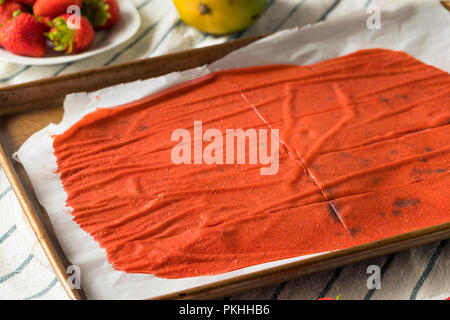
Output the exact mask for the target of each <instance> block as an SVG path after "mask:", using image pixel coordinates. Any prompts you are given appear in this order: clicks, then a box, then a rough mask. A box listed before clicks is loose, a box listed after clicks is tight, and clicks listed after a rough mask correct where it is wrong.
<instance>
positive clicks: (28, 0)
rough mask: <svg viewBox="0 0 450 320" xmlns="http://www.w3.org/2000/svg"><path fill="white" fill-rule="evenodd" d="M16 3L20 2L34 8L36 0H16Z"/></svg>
mask: <svg viewBox="0 0 450 320" xmlns="http://www.w3.org/2000/svg"><path fill="white" fill-rule="evenodd" d="M14 1H15V2H20V3H23V4H26V5H27V6H30V7H32V6H33V4H34V3H35V2H36V0H14Z"/></svg>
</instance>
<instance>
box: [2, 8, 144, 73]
mask: <svg viewBox="0 0 450 320" xmlns="http://www.w3.org/2000/svg"><path fill="white" fill-rule="evenodd" d="M117 2H118V3H119V6H120V14H121V18H120V20H119V23H118V24H117V25H115V26H114V27H113V28H112V29H110V30H108V31H97V32H96V34H95V39H94V43H93V44H92V46H91V47H90V48H89V49H88V50H87V51H85V52H82V53H79V54H73V55H64V54H59V53H55V52H54V51H52V50H51V49H48V50H47V56H46V57H44V58H32V57H24V56H18V55H15V54H12V53H11V52H8V51H6V50H4V49H3V48H0V60H2V61H6V62H12V63H19V64H28V65H52V64H61V63H67V62H72V61H77V60H81V59H85V58H87V57H92V56H94V55H96V54H99V53H102V52H104V51H106V50H109V49H112V48H114V47H117V46H118V45H120V44H122V43H124V42H125V41H127V40H128V39H130V38H131V37H132V36H133V35H134V34H135V33H136V31H137V30H138V29H139V26H140V25H141V17H140V15H139V12H138V11H137V9H136V7H135V6H134V5H133V3H131V1H129V0H117Z"/></svg>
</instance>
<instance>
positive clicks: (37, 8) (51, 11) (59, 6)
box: [33, 0, 82, 19]
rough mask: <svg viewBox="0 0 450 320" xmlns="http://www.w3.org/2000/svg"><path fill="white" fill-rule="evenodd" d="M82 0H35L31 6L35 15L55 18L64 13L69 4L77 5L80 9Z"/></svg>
mask: <svg viewBox="0 0 450 320" xmlns="http://www.w3.org/2000/svg"><path fill="white" fill-rule="evenodd" d="M81 5H82V0H37V1H36V2H35V4H34V6H33V12H34V14H35V15H37V16H44V17H50V18H52V19H53V18H55V17H57V16H59V15H62V14H66V13H67V8H68V7H70V6H78V7H79V8H80V9H81Z"/></svg>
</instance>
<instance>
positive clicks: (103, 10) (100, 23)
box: [82, 0, 120, 29]
mask: <svg viewBox="0 0 450 320" xmlns="http://www.w3.org/2000/svg"><path fill="white" fill-rule="evenodd" d="M82 12H83V15H85V16H86V18H88V19H89V21H91V23H92V25H93V26H94V28H95V29H110V28H111V27H113V26H114V25H116V24H117V22H118V21H119V19H120V8H119V4H118V3H117V1H116V0H84V1H83V7H82Z"/></svg>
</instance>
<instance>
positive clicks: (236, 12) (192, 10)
mask: <svg viewBox="0 0 450 320" xmlns="http://www.w3.org/2000/svg"><path fill="white" fill-rule="evenodd" d="M173 3H174V4H175V7H176V8H177V10H178V12H179V14H180V17H181V20H183V21H184V23H186V24H188V25H191V26H193V27H195V28H197V29H198V30H200V31H202V32H205V33H210V34H215V35H223V34H229V33H235V32H239V31H242V30H245V29H247V28H248V27H250V26H251V25H252V24H253V23H255V21H256V20H258V18H259V17H260V15H261V14H262V13H263V12H264V9H265V8H266V5H267V0H173Z"/></svg>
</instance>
